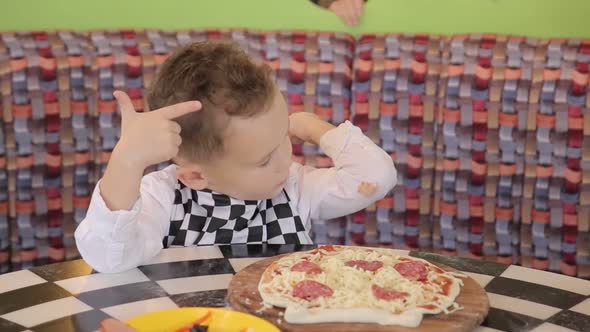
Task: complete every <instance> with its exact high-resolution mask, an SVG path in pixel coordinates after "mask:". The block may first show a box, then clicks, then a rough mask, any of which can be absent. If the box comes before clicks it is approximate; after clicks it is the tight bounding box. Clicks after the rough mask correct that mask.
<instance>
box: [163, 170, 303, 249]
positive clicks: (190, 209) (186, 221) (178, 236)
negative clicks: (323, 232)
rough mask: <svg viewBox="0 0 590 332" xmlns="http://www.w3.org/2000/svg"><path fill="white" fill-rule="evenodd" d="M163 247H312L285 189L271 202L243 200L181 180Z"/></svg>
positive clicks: (175, 195)
mask: <svg viewBox="0 0 590 332" xmlns="http://www.w3.org/2000/svg"><path fill="white" fill-rule="evenodd" d="M163 242H164V247H165V248H168V247H174V246H185V247H186V246H195V245H212V244H229V243H232V244H236V243H248V244H254V243H269V244H312V240H311V238H310V235H309V232H308V231H307V230H306V229H305V227H304V225H303V222H302V220H301V218H300V217H299V214H298V213H297V208H296V206H295V204H294V203H293V202H291V200H290V199H289V195H287V192H286V191H285V190H283V191H281V193H280V194H279V195H277V196H276V197H274V198H272V199H266V200H260V201H242V200H237V199H234V198H232V197H229V196H227V195H224V194H219V193H215V192H212V191H210V190H193V189H191V188H188V187H186V186H185V185H183V184H182V183H181V182H180V181H179V182H178V184H177V185H176V189H175V193H174V206H173V208H172V215H171V220H170V228H169V231H168V235H167V236H165V237H164V240H163Z"/></svg>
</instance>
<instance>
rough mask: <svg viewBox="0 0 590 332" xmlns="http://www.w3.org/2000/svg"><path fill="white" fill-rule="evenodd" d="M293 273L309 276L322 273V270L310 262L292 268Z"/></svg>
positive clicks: (303, 262) (302, 262)
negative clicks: (303, 273) (302, 273)
mask: <svg viewBox="0 0 590 332" xmlns="http://www.w3.org/2000/svg"><path fill="white" fill-rule="evenodd" d="M291 271H295V272H305V273H307V274H318V273H322V268H321V267H319V266H318V265H317V264H315V263H312V262H309V261H301V262H299V263H297V264H295V265H293V266H292V267H291Z"/></svg>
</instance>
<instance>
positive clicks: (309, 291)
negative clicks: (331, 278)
mask: <svg viewBox="0 0 590 332" xmlns="http://www.w3.org/2000/svg"><path fill="white" fill-rule="evenodd" d="M333 293H334V291H333V290H332V288H330V287H328V286H326V285H324V284H322V283H320V282H317V281H314V280H303V281H300V282H299V283H298V284H297V285H295V287H293V296H295V297H298V298H301V299H304V300H307V301H311V300H313V299H317V298H318V297H330V296H332V294H333Z"/></svg>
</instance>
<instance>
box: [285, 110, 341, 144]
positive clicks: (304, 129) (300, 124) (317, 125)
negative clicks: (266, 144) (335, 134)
mask: <svg viewBox="0 0 590 332" xmlns="http://www.w3.org/2000/svg"><path fill="white" fill-rule="evenodd" d="M289 121H290V124H289V136H291V142H292V143H294V144H299V143H301V142H306V143H311V144H315V145H319V144H320V139H321V138H322V136H323V135H324V134H325V133H327V132H328V131H330V130H332V129H334V128H336V127H334V126H333V125H332V124H330V123H328V122H326V121H323V120H322V119H320V118H319V117H318V116H317V115H315V114H314V113H308V112H298V113H293V114H291V115H290V116H289Z"/></svg>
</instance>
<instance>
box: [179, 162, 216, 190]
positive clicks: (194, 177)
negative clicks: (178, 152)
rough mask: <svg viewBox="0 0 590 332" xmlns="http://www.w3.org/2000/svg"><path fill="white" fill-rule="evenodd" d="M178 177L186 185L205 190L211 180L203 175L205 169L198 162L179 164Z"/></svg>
mask: <svg viewBox="0 0 590 332" xmlns="http://www.w3.org/2000/svg"><path fill="white" fill-rule="evenodd" d="M176 177H177V178H178V180H180V182H182V183H183V184H184V185H185V186H187V187H189V188H191V189H194V190H203V189H206V188H207V187H208V186H209V182H208V181H207V179H206V178H205V176H204V175H203V170H202V169H201V167H200V166H199V165H197V164H190V165H182V166H179V167H178V169H177V170H176Z"/></svg>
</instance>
